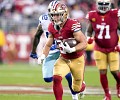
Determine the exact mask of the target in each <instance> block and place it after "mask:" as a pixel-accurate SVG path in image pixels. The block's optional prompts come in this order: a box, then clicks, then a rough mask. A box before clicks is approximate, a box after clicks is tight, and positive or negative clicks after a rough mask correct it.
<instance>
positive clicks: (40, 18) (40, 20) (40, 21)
mask: <svg viewBox="0 0 120 100" xmlns="http://www.w3.org/2000/svg"><path fill="white" fill-rule="evenodd" d="M41 23H42V15H41V16H40V17H39V24H41Z"/></svg>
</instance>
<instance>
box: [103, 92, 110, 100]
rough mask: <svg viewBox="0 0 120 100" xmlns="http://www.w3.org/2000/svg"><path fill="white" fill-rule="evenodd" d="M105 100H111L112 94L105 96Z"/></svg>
mask: <svg viewBox="0 0 120 100" xmlns="http://www.w3.org/2000/svg"><path fill="white" fill-rule="evenodd" d="M103 100H111V92H110V91H109V93H108V94H105V97H104V99H103Z"/></svg>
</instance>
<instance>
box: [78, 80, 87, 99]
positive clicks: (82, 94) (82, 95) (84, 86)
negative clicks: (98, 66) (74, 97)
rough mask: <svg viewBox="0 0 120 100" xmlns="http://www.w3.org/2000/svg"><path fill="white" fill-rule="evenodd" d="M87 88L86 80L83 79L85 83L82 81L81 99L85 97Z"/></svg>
mask: <svg viewBox="0 0 120 100" xmlns="http://www.w3.org/2000/svg"><path fill="white" fill-rule="evenodd" d="M85 88H86V84H85V82H84V81H83V83H82V88H81V90H80V93H79V98H80V99H83V98H84V97H85V93H84V92H85Z"/></svg>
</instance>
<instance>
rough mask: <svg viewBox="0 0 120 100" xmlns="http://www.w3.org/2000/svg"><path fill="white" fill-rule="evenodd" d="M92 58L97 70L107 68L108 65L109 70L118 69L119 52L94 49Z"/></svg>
mask: <svg viewBox="0 0 120 100" xmlns="http://www.w3.org/2000/svg"><path fill="white" fill-rule="evenodd" d="M94 58H95V61H96V65H97V67H98V69H99V70H101V69H107V67H108V66H109V68H110V70H111V71H116V70H119V52H110V53H103V52H100V51H94Z"/></svg>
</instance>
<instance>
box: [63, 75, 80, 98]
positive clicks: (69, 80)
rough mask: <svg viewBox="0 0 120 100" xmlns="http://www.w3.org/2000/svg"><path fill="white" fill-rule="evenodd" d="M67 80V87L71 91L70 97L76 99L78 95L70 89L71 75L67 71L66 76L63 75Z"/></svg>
mask: <svg viewBox="0 0 120 100" xmlns="http://www.w3.org/2000/svg"><path fill="white" fill-rule="evenodd" d="M65 78H66V80H67V82H68V86H69V89H70V91H71V93H72V99H73V100H78V95H77V92H74V91H73V89H72V76H71V73H68V74H67V75H66V76H65Z"/></svg>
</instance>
